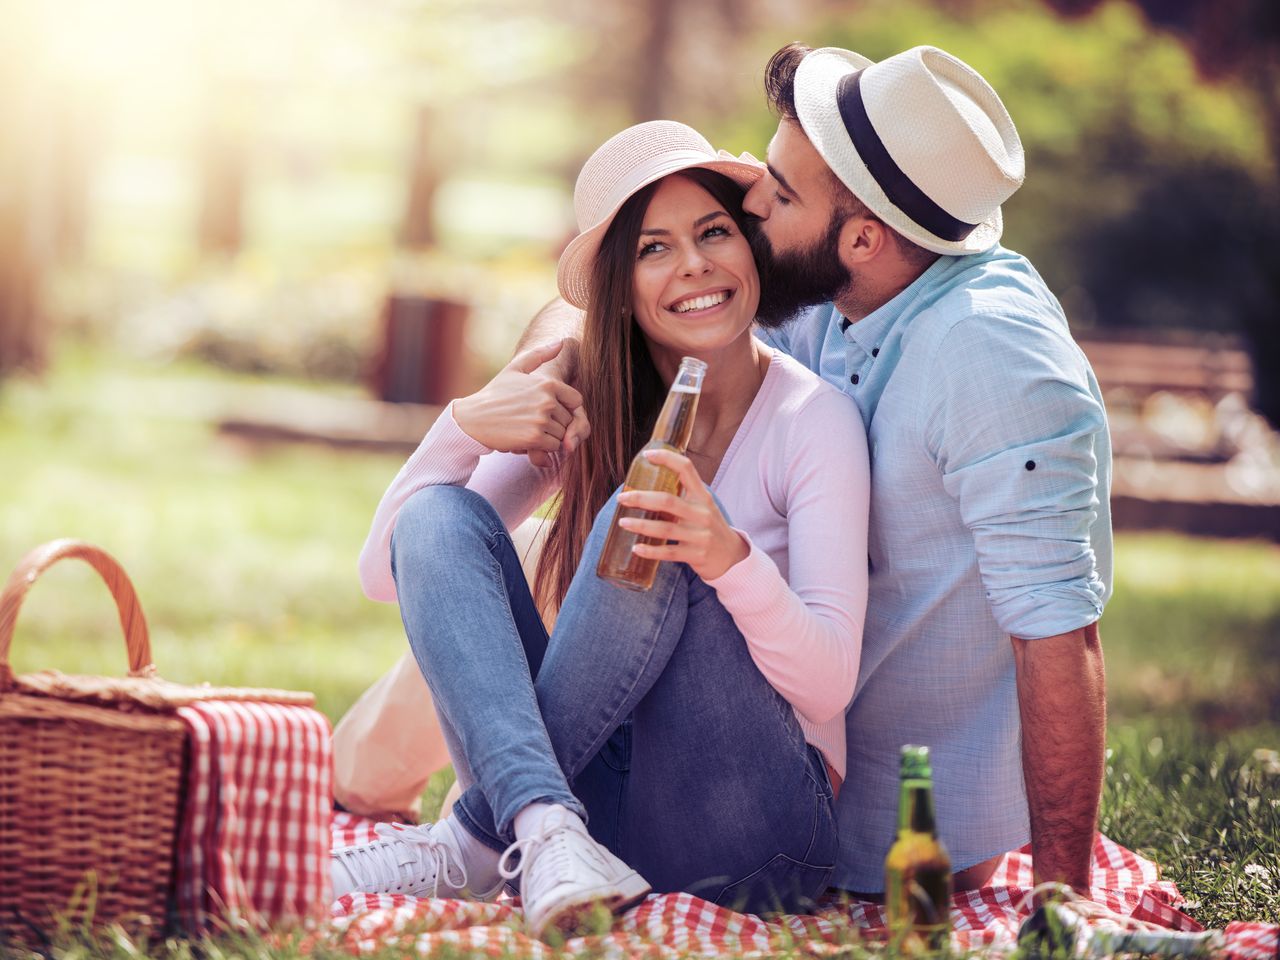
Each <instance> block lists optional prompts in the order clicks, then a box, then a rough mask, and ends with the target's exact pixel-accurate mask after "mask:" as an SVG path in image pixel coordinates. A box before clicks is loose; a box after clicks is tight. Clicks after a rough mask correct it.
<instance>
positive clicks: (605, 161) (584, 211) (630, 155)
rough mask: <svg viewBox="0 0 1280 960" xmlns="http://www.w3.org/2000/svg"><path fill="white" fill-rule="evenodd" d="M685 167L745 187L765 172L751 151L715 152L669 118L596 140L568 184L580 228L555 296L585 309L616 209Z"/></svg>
mask: <svg viewBox="0 0 1280 960" xmlns="http://www.w3.org/2000/svg"><path fill="white" fill-rule="evenodd" d="M690 167H705V168H706V169H708V170H715V171H718V172H719V173H723V174H724V175H725V176H727V177H729V178H730V179H731V180H733V181H735V182H736V183H738V184H739V185H740V186H742V187H744V188H745V187H750V186H751V185H752V184H753V183H755V182H756V181H757V180H759V179H760V177H761V176H762V175H763V174H764V165H763V164H761V163H760V162H759V161H758V160H756V159H755V158H754V157H752V156H751V155H750V154H746V153H744V154H743V155H742V157H741V158H738V157H734V156H733V155H732V154H730V153H728V152H727V151H724V150H721V151H720V152H719V153H717V152H716V151H715V150H714V149H713V148H712V146H711V144H710V143H708V142H707V139H706V138H705V137H704V136H703V135H702V134H700V133H699V132H698V131H697V130H695V129H693V127H690V126H686V125H685V124H683V123H677V122H676V121H674V120H650V121H649V122H647V123H638V124H636V125H635V126H634V127H627V129H625V130H623V131H621V132H620V133H616V134H614V135H613V136H612V137H610V138H609V139H608V140H606V141H605V142H604V143H603V144H601V145H600V147H599V148H597V150H596V152H595V153H593V154H592V155H591V156H590V157H589V158H588V159H587V162H586V163H584V164H583V165H582V172H581V173H579V174H578V182H577V184H575V185H574V188H573V212H574V214H575V215H576V216H577V218H578V229H579V230H580V231H582V232H581V233H579V234H578V236H576V237H574V238H573V240H572V241H570V243H569V245H568V246H567V247H565V250H564V253H562V254H561V255H560V263H559V265H558V266H557V268H556V283H557V285H558V286H559V287H560V295H561V296H562V297H564V298H565V299H566V300H568V301H569V302H570V303H571V304H573V305H574V306H575V307H581V308H583V309H586V306H587V301H588V300H589V299H590V298H591V271H592V269H593V268H594V267H595V261H596V252H597V251H598V250H599V249H600V241H601V240H603V239H604V235H605V232H606V231H607V230H608V229H609V224H611V223H612V222H613V218H614V216H615V215H617V213H618V210H619V209H620V208H621V207H622V205H623V204H624V203H626V202H627V199H628V198H629V197H630V196H631V195H632V194H634V193H635V192H636V191H637V190H639V189H640V188H641V187H645V186H647V185H649V184H651V183H653V182H654V181H656V180H661V179H662V178H663V177H665V176H669V175H670V174H673V173H678V172H679V171H681V170H688V169H689V168H690Z"/></svg>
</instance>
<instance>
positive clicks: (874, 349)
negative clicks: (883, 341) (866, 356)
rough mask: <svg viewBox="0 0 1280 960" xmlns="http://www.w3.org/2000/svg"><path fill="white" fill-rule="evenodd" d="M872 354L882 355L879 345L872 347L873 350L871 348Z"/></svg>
mask: <svg viewBox="0 0 1280 960" xmlns="http://www.w3.org/2000/svg"><path fill="white" fill-rule="evenodd" d="M871 355H872V356H873V357H878V356H880V348H879V347H873V348H872V350H871Z"/></svg>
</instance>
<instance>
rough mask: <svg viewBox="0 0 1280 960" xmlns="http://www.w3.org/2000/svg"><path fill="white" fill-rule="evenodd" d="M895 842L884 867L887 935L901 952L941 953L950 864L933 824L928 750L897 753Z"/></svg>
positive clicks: (905, 749) (946, 926) (945, 934)
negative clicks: (927, 951)
mask: <svg viewBox="0 0 1280 960" xmlns="http://www.w3.org/2000/svg"><path fill="white" fill-rule="evenodd" d="M900 770H901V782H900V785H899V791H898V837H897V839H896V840H895V841H894V843H893V846H892V847H890V848H889V855H888V856H887V857H885V861H884V903H885V911H886V914H887V922H888V925H889V934H890V936H891V937H893V938H894V940H895V941H896V942H898V943H899V944H900V945H901V949H902V950H903V951H904V952H919V951H921V950H924V949H928V950H934V951H936V950H941V949H942V948H943V947H945V946H946V944H947V937H948V933H949V932H950V929H951V858H950V857H949V856H948V855H947V851H946V848H945V847H943V845H942V841H941V840H939V839H938V829H937V825H936V824H935V822H934V819H933V771H932V770H931V769H930V766H929V748H928V747H917V746H911V745H908V746H905V747H903V748H902V766H901V768H900Z"/></svg>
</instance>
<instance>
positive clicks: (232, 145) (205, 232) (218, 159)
mask: <svg viewBox="0 0 1280 960" xmlns="http://www.w3.org/2000/svg"><path fill="white" fill-rule="evenodd" d="M206 122H207V123H208V124H209V126H208V127H206V129H205V131H204V138H203V142H202V144H201V149H200V186H199V197H200V212H199V218H198V220H197V224H196V235H197V238H198V240H199V246H200V251H201V252H202V253H204V254H206V255H215V256H231V255H234V254H235V253H237V252H238V251H239V250H240V246H241V244H242V243H243V242H244V203H245V187H246V178H247V175H248V157H247V156H246V149H245V146H244V143H243V142H242V140H241V139H240V138H239V137H237V136H236V134H235V132H234V131H232V130H230V129H228V128H227V127H226V126H225V125H222V124H219V123H218V121H217V120H216V119H210V120H208V121H206Z"/></svg>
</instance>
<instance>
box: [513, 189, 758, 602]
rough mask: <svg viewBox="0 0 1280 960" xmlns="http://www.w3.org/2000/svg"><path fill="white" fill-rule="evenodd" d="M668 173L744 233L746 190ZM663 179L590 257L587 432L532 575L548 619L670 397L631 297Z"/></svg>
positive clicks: (581, 367)
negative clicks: (639, 250) (647, 220)
mask: <svg viewBox="0 0 1280 960" xmlns="http://www.w3.org/2000/svg"><path fill="white" fill-rule="evenodd" d="M672 176H681V177H687V178H688V179H690V180H692V181H693V182H694V183H696V184H697V185H698V186H700V187H702V188H703V189H704V190H706V191H707V192H708V193H709V194H711V196H712V197H713V198H714V199H715V200H716V202H718V203H719V204H720V205H721V206H722V207H723V208H724V210H725V212H726V213H728V214H729V216H731V217H732V218H733V220H734V222H735V223H736V224H737V225H738V228H739V230H741V229H742V227H743V220H744V215H743V212H742V197H743V189H742V188H741V187H740V186H738V185H737V184H736V183H734V181H732V180H730V179H729V178H728V177H726V176H724V175H723V174H720V173H716V172H715V171H714V170H706V169H703V168H701V167H692V168H689V169H687V170H682V171H680V172H679V173H676V174H672ZM661 183H662V181H661V180H659V181H657V182H656V183H651V184H649V185H648V186H645V187H642V188H641V189H639V190H637V191H636V192H635V193H633V194H632V195H631V196H630V197H629V198H628V199H627V201H626V203H624V204H623V205H622V207H621V208H620V209H619V210H618V213H617V215H616V216H615V217H614V218H613V222H612V223H611V224H610V225H609V229H608V230H606V231H605V235H604V238H603V239H602V240H601V242H600V249H599V250H598V251H597V253H596V259H595V264H594V267H593V269H592V272H591V299H590V301H589V302H588V305H587V312H586V319H585V320H584V321H583V329H582V346H581V349H580V351H579V362H578V383H577V387H578V390H579V392H580V393H581V394H582V401H583V407H584V409H585V411H586V414H587V420H588V422H589V423H590V424H591V436H590V437H588V438H587V439H586V440H585V441H584V442H583V444H582V446H581V447H579V448H578V450H576V451H575V452H574V453H573V455H572V456H571V457H570V458H569V459H568V460H567V462H566V463H565V464H564V465H563V466H562V467H561V470H560V481H561V486H560V493H559V495H558V497H557V503H556V505H557V508H558V509H557V511H556V516H555V520H554V521H553V522H552V524H551V529H550V531H549V532H548V533H547V540H546V543H545V545H544V546H543V548H542V554H541V557H540V559H539V561H538V572H537V575H536V576H535V578H534V584H535V587H534V594H535V596H536V597H537V602H538V606H539V608H540V609H541V610H542V611H543V614H544V615H546V614H548V613H549V612H551V611H555V610H558V609H559V607H560V604H561V603H562V602H563V601H564V595H565V593H567V592H568V590H569V584H570V582H572V580H573V575H574V572H575V571H576V570H577V569H578V564H579V563H580V562H581V560H582V548H583V546H584V544H585V543H586V540H587V535H588V534H589V533H590V532H591V525H592V523H593V522H594V521H595V518H596V514H598V513H599V512H600V510H601V509H602V508H603V507H604V505H605V503H606V502H608V500H609V497H610V495H611V494H612V493H613V491H614V490H616V489H617V488H618V487H619V486H620V485H621V484H622V481H623V479H624V478H625V477H626V475H627V467H628V466H629V465H630V464H631V460H632V458H633V457H635V455H636V454H637V453H639V452H640V448H641V447H643V446H644V445H645V444H646V443H647V442H648V441H649V436H650V434H651V433H652V432H653V425H654V423H655V422H656V421H657V419H658V413H659V411H660V410H661V408H662V402H663V400H665V399H666V394H667V384H666V383H664V382H663V380H662V377H661V376H659V374H658V369H657V367H655V366H654V363H653V358H652V357H651V356H650V354H649V343H648V341H647V340H646V339H645V337H644V334H643V333H642V332H641V330H640V326H639V324H637V323H636V320H635V313H634V310H633V307H632V303H631V291H632V275H633V273H634V271H635V264H636V247H637V245H638V243H639V241H640V228H641V227H642V226H643V222H642V221H643V220H644V215H645V213H647V212H648V209H649V201H650V200H652V199H653V195H654V193H655V192H657V189H658V186H659V184H661Z"/></svg>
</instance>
